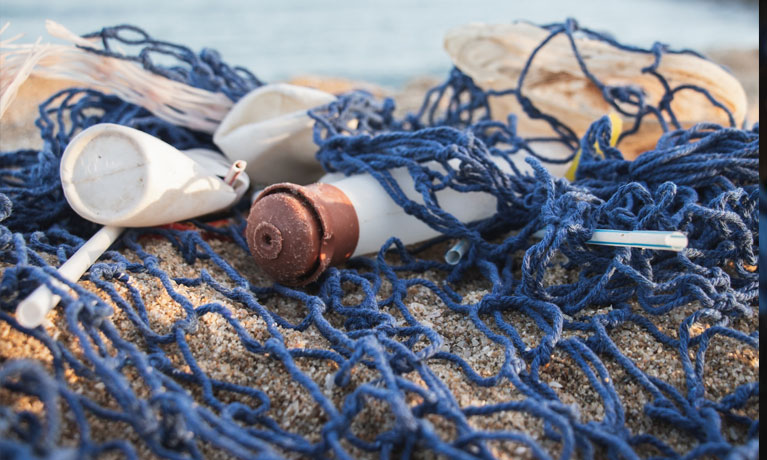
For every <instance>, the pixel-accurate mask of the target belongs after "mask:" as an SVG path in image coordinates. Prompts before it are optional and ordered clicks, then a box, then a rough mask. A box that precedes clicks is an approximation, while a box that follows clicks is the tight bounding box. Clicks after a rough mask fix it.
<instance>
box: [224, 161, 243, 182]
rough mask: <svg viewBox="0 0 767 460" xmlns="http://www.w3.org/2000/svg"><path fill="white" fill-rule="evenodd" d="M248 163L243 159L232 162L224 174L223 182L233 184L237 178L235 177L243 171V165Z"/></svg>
mask: <svg viewBox="0 0 767 460" xmlns="http://www.w3.org/2000/svg"><path fill="white" fill-rule="evenodd" d="M247 165H248V163H246V162H245V161H243V160H237V161H235V162H234V163H232V166H231V167H230V168H229V171H227V172H226V176H224V182H225V183H226V185H233V184H234V181H236V180H237V177H239V175H240V174H242V172H243V171H245V167H246V166H247Z"/></svg>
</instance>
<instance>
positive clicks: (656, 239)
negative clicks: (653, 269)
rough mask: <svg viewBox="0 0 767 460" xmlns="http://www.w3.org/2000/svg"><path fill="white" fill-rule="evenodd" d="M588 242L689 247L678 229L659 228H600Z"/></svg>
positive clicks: (671, 248) (673, 248)
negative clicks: (628, 229) (626, 229)
mask: <svg viewBox="0 0 767 460" xmlns="http://www.w3.org/2000/svg"><path fill="white" fill-rule="evenodd" d="M544 233H545V231H544V230H538V231H537V232H535V233H533V236H534V237H535V238H543V235H544ZM586 243H588V244H599V245H603V246H628V247H632V248H642V249H658V250H661V251H677V252H679V251H681V250H682V249H684V248H686V247H687V236H686V235H685V234H684V233H682V232H677V231H672V232H669V231H659V230H633V231H625V230H611V229H604V228H598V229H595V230H594V233H593V234H592V235H591V239H590V240H588V241H586Z"/></svg>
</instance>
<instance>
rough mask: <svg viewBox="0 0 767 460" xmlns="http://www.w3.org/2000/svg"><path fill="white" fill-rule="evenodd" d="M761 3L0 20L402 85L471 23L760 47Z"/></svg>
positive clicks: (115, 9)
mask: <svg viewBox="0 0 767 460" xmlns="http://www.w3.org/2000/svg"><path fill="white" fill-rule="evenodd" d="M758 10H759V6H758V2H756V1H742V0H733V1H714V0H697V1H696V0H643V1H639V0H634V1H629V0H588V1H587V0H580V1H576V0H569V1H568V0H552V1H524V2H523V1H509V0H505V1H504V0H475V1H459V0H447V1H436V0H420V1H419V0H388V1H355V2H352V1H339V0H333V1H319V0H315V1H312V0H294V1H276V0H275V1H266V0H253V1H245V0H186V1H161V0H131V1H107V0H101V1H93V0H65V1H54V0H13V1H11V0H0V25H2V24H4V23H6V22H10V26H9V27H8V29H7V30H6V31H5V32H4V33H3V35H2V38H3V39H7V38H9V37H11V36H13V35H15V34H17V33H23V34H24V37H23V38H22V39H21V40H20V41H21V42H32V41H34V40H36V39H37V37H39V36H42V37H43V41H55V40H51V39H50V37H49V36H47V34H46V32H45V27H44V21H45V19H52V20H54V21H56V22H59V23H61V24H62V25H64V26H65V27H67V28H69V29H70V30H72V31H73V32H76V33H78V34H84V33H88V32H93V31H96V30H99V29H100V28H101V27H103V26H108V25H117V24H133V25H136V26H139V27H141V28H143V29H144V30H146V31H147V32H148V33H149V34H150V35H151V36H153V37H154V38H157V39H162V40H165V41H169V42H174V43H179V44H184V45H186V46H188V47H190V48H191V49H193V50H195V51H199V50H200V49H201V48H203V47H209V48H214V49H217V50H218V51H219V52H220V53H221V55H222V57H223V59H224V61H225V62H227V63H229V64H231V65H239V66H243V67H245V68H247V69H249V70H251V71H252V72H254V73H255V74H256V75H257V76H258V77H259V78H261V79H262V80H264V81H267V82H269V81H278V80H285V79H288V78H291V77H294V76H299V75H317V76H333V77H345V78H350V79H355V80H364V81H369V82H373V83H377V84H380V85H386V86H399V85H402V84H403V83H404V82H406V81H408V80H409V79H411V78H414V77H417V76H421V75H444V74H446V73H447V72H448V70H449V69H450V67H451V63H450V60H449V57H448V56H447V54H446V53H445V52H444V51H443V49H442V37H443V36H444V33H445V31H447V30H448V29H449V28H451V27H455V26H458V25H460V24H464V23H467V22H471V21H480V22H496V23H500V22H511V21H514V20H528V21H531V22H534V23H540V24H545V23H551V22H561V21H563V20H564V19H565V18H567V17H573V18H575V19H576V20H577V21H578V22H579V23H580V24H581V25H583V26H587V27H589V28H591V29H595V30H599V31H603V32H607V33H610V34H612V35H613V36H615V37H616V38H617V39H618V40H619V41H622V42H624V43H629V44H634V45H640V46H646V47H649V46H650V45H652V43H653V42H655V41H661V42H664V43H667V44H669V45H671V46H672V47H673V48H691V49H695V50H699V51H708V50H722V49H756V48H758V46H759V20H758V17H759V14H758V12H759V11H758ZM754 64H755V65H757V63H754Z"/></svg>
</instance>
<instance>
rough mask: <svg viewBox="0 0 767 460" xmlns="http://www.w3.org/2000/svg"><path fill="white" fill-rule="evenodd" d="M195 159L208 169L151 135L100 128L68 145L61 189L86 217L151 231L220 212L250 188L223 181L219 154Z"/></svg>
mask: <svg viewBox="0 0 767 460" xmlns="http://www.w3.org/2000/svg"><path fill="white" fill-rule="evenodd" d="M191 155H192V156H196V157H198V158H200V159H201V160H200V161H201V162H202V163H203V164H204V165H203V164H201V163H199V162H197V161H195V160H193V159H192V157H191V156H188V155H186V154H184V153H182V152H180V151H179V150H177V149H176V148H174V147H173V146H171V145H169V144H167V143H165V142H163V141H161V140H160V139H157V138H155V137H153V136H150V135H149V134H146V133H143V132H141V131H138V130H135V129H132V128H128V127H125V126H120V125H115V124H109V123H104V124H99V125H95V126H92V127H90V128H88V129H86V130H84V131H83V132H81V133H80V134H79V135H77V136H76V137H75V138H74V139H73V140H72V141H71V142H70V143H69V145H68V146H67V149H66V151H65V152H64V155H63V156H62V159H61V169H60V173H61V185H62V188H63V190H64V195H65V196H66V199H67V201H68V202H69V204H70V205H71V206H72V209H73V210H74V211H75V212H77V213H78V214H80V215H81V216H82V217H83V218H85V219H88V220H90V221H92V222H96V223H99V224H103V225H111V226H119V227H151V226H155V225H162V224H167V223H170V222H177V221H180V220H185V219H191V218H193V217H198V216H202V215H205V214H209V213H212V212H216V211H220V210H222V209H225V208H227V207H228V206H231V205H232V204H234V203H235V202H236V201H237V199H238V198H239V197H240V196H242V194H243V193H244V192H245V190H246V189H247V187H248V185H247V177H246V176H245V175H242V176H241V179H240V181H239V182H236V183H235V184H234V187H233V186H230V185H228V184H226V183H225V182H224V181H223V179H222V178H221V177H219V174H220V173H221V170H223V174H225V173H226V170H227V169H228V167H227V166H225V164H226V161H225V160H224V159H223V158H222V159H221V161H218V165H219V166H218V169H219V170H216V168H215V167H214V165H215V164H216V163H217V162H216V160H215V159H214V157H213V156H212V155H215V153H213V154H212V155H211V154H210V153H202V152H200V151H199V150H197V151H196V153H195V151H192V153H191ZM219 157H220V155H219ZM222 162H223V164H222ZM217 173H219V174H217ZM223 174H221V175H223Z"/></svg>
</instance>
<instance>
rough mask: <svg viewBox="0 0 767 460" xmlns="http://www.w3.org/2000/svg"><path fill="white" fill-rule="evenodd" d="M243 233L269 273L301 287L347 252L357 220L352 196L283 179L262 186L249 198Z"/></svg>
mask: <svg viewBox="0 0 767 460" xmlns="http://www.w3.org/2000/svg"><path fill="white" fill-rule="evenodd" d="M245 238H246V240H247V242H248V247H249V248H250V253H251V254H252V255H253V258H254V259H255V260H256V263H257V264H258V265H259V266H260V267H261V268H262V269H263V270H264V271H265V272H266V273H267V274H269V276H271V277H272V278H274V279H275V280H276V281H277V282H279V283H282V284H285V285H289V286H302V285H305V284H309V283H311V282H312V281H315V280H316V279H317V278H319V276H320V275H321V274H322V272H324V271H325V269H326V268H328V267H329V266H331V265H336V264H340V263H342V262H344V261H346V260H347V259H348V258H349V257H351V255H352V254H353V253H354V249H355V248H356V246H357V240H358V239H359V222H358V220H357V213H356V211H355V210H354V206H353V205H352V203H351V201H349V198H348V197H347V196H346V195H345V194H344V193H343V192H342V191H341V190H340V189H338V188H337V187H334V186H332V185H330V184H324V183H316V184H311V185H307V186H301V185H296V184H291V183H281V184H274V185H271V186H269V187H267V188H265V189H264V190H263V191H262V192H261V194H260V195H259V196H258V198H256V200H255V201H254V202H253V205H252V206H251V208H250V215H249V216H248V226H247V228H246V230H245Z"/></svg>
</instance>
